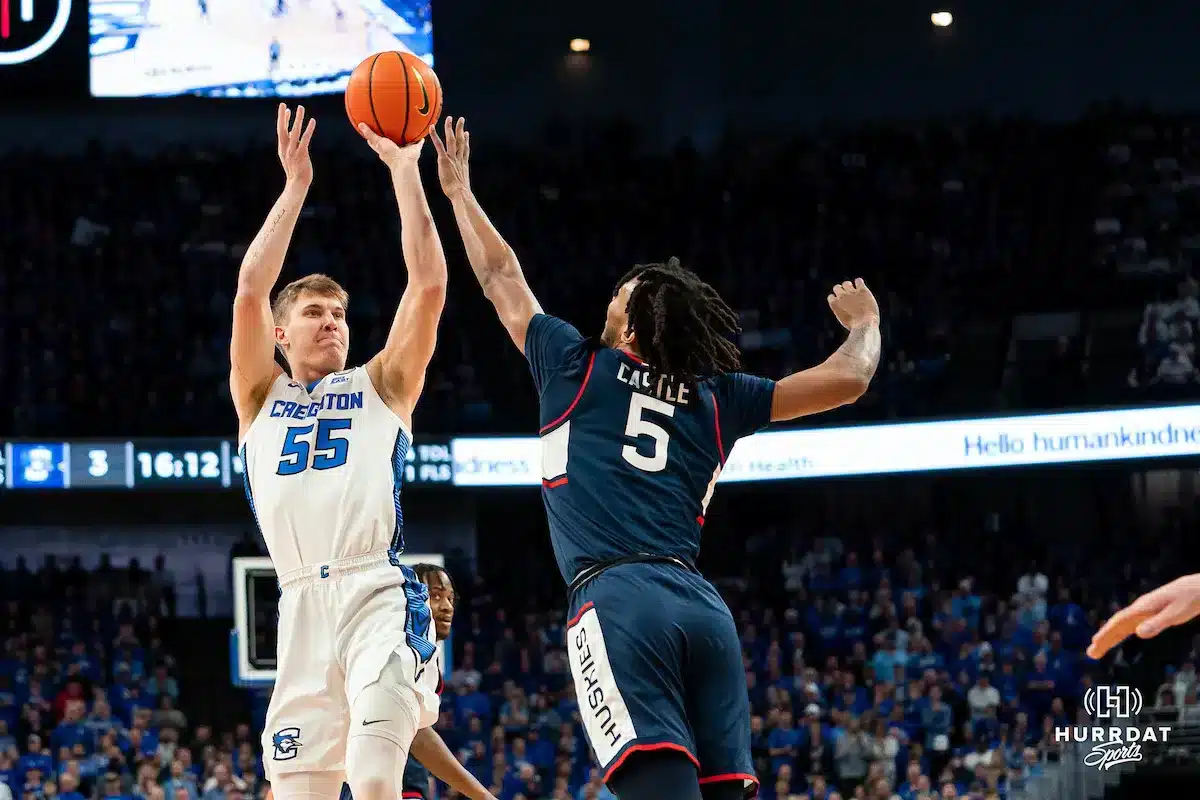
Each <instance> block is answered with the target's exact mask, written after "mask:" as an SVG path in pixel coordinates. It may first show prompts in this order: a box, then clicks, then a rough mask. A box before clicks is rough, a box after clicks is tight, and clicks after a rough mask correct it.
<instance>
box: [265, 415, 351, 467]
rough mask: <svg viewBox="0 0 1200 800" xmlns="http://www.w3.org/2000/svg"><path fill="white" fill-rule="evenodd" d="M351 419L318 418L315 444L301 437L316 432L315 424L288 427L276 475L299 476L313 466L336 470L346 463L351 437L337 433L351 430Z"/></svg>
mask: <svg viewBox="0 0 1200 800" xmlns="http://www.w3.org/2000/svg"><path fill="white" fill-rule="evenodd" d="M351 422H352V420H350V419H349V418H347V417H340V418H337V419H319V420H317V423H316V428H317V438H316V441H315V442H314V446H312V447H310V446H309V444H308V442H307V441H306V440H304V439H301V438H300V437H301V436H307V435H308V434H309V433H312V429H313V426H312V425H297V426H295V427H291V428H288V430H287V436H285V437H284V440H283V450H282V452H280V454H279V468H278V469H276V470H275V474H277V475H299V474H300V473H301V472H304V470H306V469H308V468H309V467H310V466H311V467H312V468H313V469H335V468H336V467H340V466H342V465H343V464H345V463H346V459H347V458H348V457H349V455H350V440H349V439H347V438H346V437H345V436H335V435H334V432H335V431H348V430H350V423H351ZM310 454H311V455H312V461H311V463H310V462H309V456H310Z"/></svg>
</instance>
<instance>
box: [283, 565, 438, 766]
mask: <svg viewBox="0 0 1200 800" xmlns="http://www.w3.org/2000/svg"><path fill="white" fill-rule="evenodd" d="M279 586H280V592H281V594H280V598H279V639H278V641H279V646H278V655H277V668H278V677H277V678H276V680H275V689H274V692H273V694H272V695H271V703H270V705H269V706H268V708H267V722H266V728H265V730H264V731H263V738H262V743H263V765H264V767H265V769H266V773H267V777H268V778H270V777H271V776H272V775H281V774H285V773H289V772H324V771H341V770H344V769H345V757H346V739H347V737H348V736H355V735H369V736H383V737H386V738H389V739H392V740H393V741H395V742H396V743H397V744H399V745H401V746H402V747H404V748H405V749H407V748H408V746H409V744H410V743H411V742H412V737H413V736H414V735H415V734H416V732H417V730H419V729H420V728H423V727H427V726H429V725H432V724H433V722H435V721H436V720H437V716H438V708H439V699H438V697H437V695H436V694H435V693H434V692H433V691H431V690H430V689H429V688H428V687H427V686H424V685H423V683H422V681H420V680H419V679H418V678H419V676H420V675H421V674H422V673H423V672H424V670H425V669H427V668H428V669H436V668H437V666H436V662H435V659H434V658H433V656H434V654H435V652H436V648H435V645H434V639H435V632H434V629H433V624H432V620H431V615H430V612H429V602H428V599H427V598H428V593H427V592H426V591H424V587H423V586H421V584H420V583H419V582H418V581H417V578H416V575H414V574H413V572H412V570H411V569H409V568H408V567H402V566H400V565H399V564H393V563H392V560H391V557H390V554H389V553H388V552H387V551H386V550H381V551H378V552H375V553H369V554H367V555H364V556H357V557H355V558H347V559H342V560H340V561H333V562H330V563H327V564H314V565H311V566H307V567H302V568H301V569H298V570H294V571H292V572H289V573H286V574H284V575H282V576H280V578H279ZM393 654H395V655H396V656H397V657H396V658H395V659H392V656H393ZM389 659H391V660H392V663H393V665H399V667H398V668H391V669H388V670H387V672H386V673H384V666H385V665H386V664H388V661H389ZM381 673H382V674H381ZM384 683H387V684H388V685H387V686H383V684H384ZM426 683H427V682H426ZM393 684H395V685H393ZM368 687H371V691H364V690H366V689H367V688H368Z"/></svg>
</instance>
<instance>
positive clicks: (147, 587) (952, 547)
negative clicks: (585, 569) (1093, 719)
mask: <svg viewBox="0 0 1200 800" xmlns="http://www.w3.org/2000/svg"><path fill="white" fill-rule="evenodd" d="M1188 513H1190V512H1188ZM1188 519H1191V517H1188V516H1186V515H1185V516H1184V517H1183V518H1181V519H1179V520H1173V521H1172V522H1171V524H1169V525H1168V526H1166V527H1165V528H1164V529H1163V530H1162V531H1161V532H1160V534H1159V535H1158V538H1156V539H1155V542H1156V544H1155V546H1154V547H1152V548H1146V547H1144V546H1143V545H1142V544H1140V543H1139V542H1126V543H1125V546H1124V547H1121V546H1117V545H1115V544H1111V543H1110V544H1111V546H1109V545H1106V547H1108V555H1107V556H1106V555H1104V553H1103V552H1101V553H1098V554H1094V559H1093V562H1092V564H1091V566H1090V568H1089V570H1087V571H1086V572H1081V571H1079V569H1078V566H1077V565H1076V566H1074V567H1072V562H1071V560H1070V559H1071V554H1072V553H1076V552H1078V547H1077V543H1071V542H1069V541H1066V540H1064V541H1062V542H1059V543H1057V544H1056V545H1055V546H1054V547H1052V548H1046V547H1039V546H1037V545H1035V544H1033V543H1032V542H1031V543H1030V544H1029V546H1028V547H1027V548H1025V551H1026V552H1031V553H1041V554H1044V556H1045V560H1044V561H1043V562H1041V563H1031V564H1025V563H1018V562H1016V561H1013V562H1008V563H1005V564H1003V565H1002V566H1001V567H1000V568H991V567H987V566H985V564H987V563H989V562H988V561H987V558H988V554H989V553H991V552H993V550H992V548H994V547H997V546H999V544H1000V543H999V542H998V541H997V542H995V543H990V544H989V543H986V542H978V541H976V542H974V543H967V542H956V541H955V540H954V538H953V537H949V538H947V537H944V536H937V535H935V534H933V533H928V534H926V535H925V536H924V537H923V539H922V540H921V541H919V542H917V543H916V544H913V545H912V546H908V545H905V546H892V545H888V544H885V543H884V542H883V541H882V540H880V539H879V538H878V537H870V536H868V537H866V538H863V537H860V536H858V535H857V534H854V533H846V534H844V535H832V534H831V535H825V536H821V537H819V538H817V539H815V540H814V541H813V542H812V545H811V547H806V548H801V549H800V551H799V552H797V551H795V549H793V553H792V556H791V557H790V558H786V557H785V558H779V557H777V553H776V551H775V550H774V549H772V548H762V547H759V546H757V545H755V546H754V549H755V550H756V552H757V553H758V555H757V556H750V555H748V556H747V558H748V559H749V560H748V564H750V567H751V568H755V569H757V568H759V567H760V566H761V565H762V564H764V563H770V562H773V563H775V564H776V568H775V571H774V574H770V573H769V572H767V571H765V570H763V571H761V572H760V573H759V577H758V578H757V579H756V583H755V585H754V587H753V588H751V586H750V585H749V584H747V583H746V582H745V581H744V580H741V579H739V578H738V568H736V567H731V568H730V569H728V570H725V571H722V570H717V571H716V573H715V574H714V578H715V579H717V581H718V583H719V585H721V586H722V587H723V591H724V592H725V594H726V597H727V598H728V600H729V602H730V604H731V607H732V608H733V609H734V611H735V615H736V616H737V618H738V621H739V627H740V629H741V631H742V641H743V649H744V657H745V664H746V680H747V686H748V691H749V694H750V699H751V703H752V709H753V713H754V717H753V730H754V739H753V748H754V756H755V763H756V767H757V770H758V773H759V776H760V778H761V780H762V794H761V797H763V798H764V800H796V798H805V800H808V798H814V799H819V800H831V798H836V797H840V798H843V800H847V799H848V798H851V797H855V796H857V795H856V794H855V791H856V789H857V787H858V786H860V785H863V786H866V787H867V791H868V794H867V796H869V797H879V798H890V797H892V796H897V795H898V796H899V797H901V798H903V800H948V798H951V797H956V796H957V797H966V796H969V797H981V798H995V797H1004V798H1012V800H1022V799H1026V800H1034V799H1035V798H1037V799H1039V800H1040V798H1046V800H1049V798H1052V797H1059V796H1060V795H1058V794H1055V792H1057V791H1059V789H1058V787H1059V785H1060V784H1058V783H1055V782H1054V781H1055V777H1054V776H1055V775H1056V770H1057V769H1058V765H1057V760H1058V758H1059V753H1060V750H1061V748H1062V745H1061V744H1059V743H1056V742H1055V741H1053V739H1052V737H1048V736H1047V735H1046V730H1047V729H1048V726H1051V725H1060V724H1068V723H1069V721H1072V720H1075V719H1077V716H1076V715H1077V714H1078V713H1079V703H1080V697H1081V694H1082V692H1083V690H1084V689H1085V688H1086V687H1087V686H1089V685H1093V684H1094V683H1096V682H1098V681H1109V680H1117V681H1120V682H1129V683H1134V684H1135V685H1137V684H1139V683H1145V684H1146V687H1147V690H1146V691H1147V696H1148V697H1154V698H1155V700H1154V703H1155V704H1156V707H1157V708H1158V709H1159V712H1162V713H1169V714H1170V715H1175V718H1177V719H1178V720H1180V721H1187V720H1190V719H1192V718H1194V717H1197V716H1200V705H1198V702H1197V699H1196V691H1197V679H1196V672H1195V666H1194V665H1195V663H1196V658H1197V656H1198V655H1200V654H1198V653H1196V652H1195V648H1194V647H1193V649H1192V652H1191V653H1190V654H1189V653H1188V651H1187V649H1186V648H1183V649H1181V650H1179V652H1178V655H1179V660H1178V661H1176V662H1175V663H1176V665H1177V668H1176V667H1172V668H1170V669H1169V670H1168V671H1166V672H1164V671H1163V664H1161V663H1157V662H1156V663H1154V664H1149V663H1148V662H1146V661H1145V660H1144V659H1143V656H1142V655H1137V654H1136V653H1135V652H1134V651H1128V652H1126V653H1123V654H1121V655H1118V657H1117V658H1116V659H1114V660H1113V661H1112V667H1113V668H1114V669H1116V670H1117V672H1116V673H1111V672H1102V671H1099V670H1100V665H1098V664H1095V663H1093V662H1089V661H1087V660H1086V659H1084V658H1083V657H1082V656H1081V652H1080V651H1081V648H1082V647H1083V645H1084V643H1085V642H1086V641H1087V639H1088V637H1089V635H1090V632H1091V631H1092V630H1093V629H1094V627H1095V625H1096V624H1097V622H1098V620H1099V618H1100V616H1101V615H1103V614H1105V613H1107V611H1108V610H1109V609H1110V608H1111V607H1112V604H1113V603H1119V602H1124V601H1125V600H1126V599H1127V598H1128V597H1129V592H1130V591H1137V590H1140V589H1142V588H1144V587H1145V586H1146V585H1149V584H1148V582H1152V581H1154V580H1155V579H1156V578H1157V576H1158V575H1160V574H1162V570H1164V569H1166V568H1168V566H1167V565H1166V564H1165V563H1164V562H1163V561H1162V560H1161V559H1162V557H1163V556H1162V554H1164V553H1169V552H1176V548H1177V547H1179V546H1180V543H1181V542H1182V541H1183V540H1184V539H1185V538H1186V531H1188V530H1190V529H1191V528H1190V526H1189V523H1188V522H1187V520H1188ZM788 541H793V540H790V539H789V540H788ZM1014 543H1015V540H1013V539H1011V538H1009V539H1006V540H1005V541H1004V545H1005V546H1006V547H1011V546H1013V545H1014ZM783 544H785V543H783V542H780V543H777V546H782V545H783ZM791 546H792V547H793V548H795V544H794V541H793V544H792V545H791ZM996 552H1004V551H1003V550H1001V551H996ZM756 559H757V560H756ZM1120 564H1128V565H1130V566H1129V568H1128V569H1122V568H1121V566H1119V565H1120ZM780 565H782V566H780ZM7 567H8V568H7V569H4V570H3V571H0V601H2V602H3V603H4V608H5V611H6V613H5V615H4V620H5V621H4V625H5V628H4V631H3V647H4V654H3V657H2V658H0V787H7V788H8V789H9V790H10V791H11V792H12V795H13V797H14V798H16V800H48V799H49V798H53V797H54V796H55V795H56V794H57V795H59V796H63V797H67V798H71V800H81V798H85V797H91V798H114V799H115V798H118V797H120V798H126V799H127V800H128V799H131V798H138V799H139V800H160V798H170V800H197V798H202V799H203V800H243V799H245V800H250V798H260V797H261V795H262V792H263V791H264V790H265V787H264V782H263V777H262V766H261V754H260V753H259V752H258V746H257V731H259V730H261V713H262V709H261V704H259V707H258V709H257V712H255V711H254V710H252V709H253V706H254V704H253V703H248V702H246V698H245V696H244V695H245V693H243V692H236V691H233V690H229V689H225V690H218V688H217V685H218V684H219V683H220V679H217V680H214V679H213V673H214V671H216V670H219V665H220V663H221V660H222V658H223V657H222V656H220V655H219V653H220V651H221V647H222V645H223V642H222V641H221V631H223V630H225V629H227V625H228V623H227V621H226V622H224V623H220V622H219V623H218V624H217V626H216V628H215V629H212V631H213V632H210V633H209V634H207V635H208V636H209V637H210V638H209V639H208V640H204V639H203V637H198V638H200V639H201V641H188V640H189V639H192V638H197V637H196V636H195V634H192V633H188V634H186V635H183V634H180V633H179V631H181V630H183V628H182V627H181V626H183V625H185V624H188V623H194V621H188V620H182V619H175V618H173V616H172V611H173V604H172V603H171V602H170V598H171V597H172V596H173V592H174V586H172V585H171V584H169V583H167V582H166V581H164V579H163V576H168V575H171V574H172V573H170V572H169V571H166V570H165V568H164V567H163V565H162V564H160V565H158V568H157V569H156V570H155V571H154V572H146V571H143V570H140V569H138V568H137V566H136V564H135V565H133V566H132V567H131V568H128V569H114V568H111V567H107V568H102V569H101V570H100V571H98V572H93V573H91V574H87V573H84V572H83V571H82V570H81V569H80V568H79V567H78V565H57V564H54V563H49V564H46V565H44V566H43V567H42V568H41V569H40V570H37V571H30V570H29V569H27V568H26V566H25V565H24V564H19V565H16V567H15V568H14V565H13V564H12V563H11V562H10V563H9V564H8V565H7ZM1069 570H1073V571H1069ZM504 571H505V570H504V568H503V565H495V566H494V567H493V568H492V569H490V570H489V571H488V572H489V574H503V573H504ZM748 571H749V569H747V572H748ZM1086 576H1090V577H1089V578H1088V583H1087V585H1086V586H1085V587H1081V586H1080V585H1079V584H1078V583H1077V581H1074V580H1073V579H1077V578H1080V577H1086ZM469 577H470V576H467V575H459V576H458V578H459V580H458V585H459V587H460V589H459V590H460V593H461V595H460V599H459V609H460V610H459V614H458V617H457V619H456V629H455V642H454V644H455V669H454V672H453V674H452V676H451V677H450V680H449V681H448V682H447V690H446V692H445V694H444V695H443V707H442V716H441V719H440V721H439V722H438V724H437V727H438V730H439V731H440V732H441V734H442V736H443V737H444V738H445V739H446V741H447V742H448V744H449V745H450V747H451V748H452V749H453V750H454V751H455V752H457V753H458V754H459V755H460V758H461V759H462V760H463V763H464V764H465V765H466V766H467V767H468V768H469V769H470V770H471V771H472V772H474V773H475V774H476V775H477V776H478V777H479V779H480V780H481V781H482V782H483V783H484V784H486V785H489V786H491V787H492V791H493V792H494V793H495V794H496V795H497V796H498V797H501V798H504V800H518V798H524V800H535V798H551V799H553V800H578V799H579V798H595V799H596V800H599V799H600V798H608V797H610V795H608V794H606V790H605V789H603V787H602V785H601V783H600V782H599V777H598V775H597V773H596V771H595V768H594V765H593V763H592V760H591V758H590V754H589V752H588V750H587V746H586V744H585V742H584V739H583V735H582V730H581V728H580V727H579V724H578V705H577V701H576V699H575V697H574V692H573V683H572V681H571V679H570V674H569V671H568V667H567V663H566V656H565V652H564V650H563V649H562V648H563V636H564V631H563V625H564V619H563V613H562V611H561V609H562V606H561V605H560V604H557V603H556V604H555V605H554V607H553V608H552V609H547V608H533V609H529V610H528V611H527V612H526V613H520V610H521V609H522V608H524V607H523V606H521V605H520V604H519V603H518V601H517V600H516V599H515V598H514V597H512V596H510V595H511V592H510V591H509V590H508V589H507V587H505V586H504V585H503V584H501V583H499V582H497V583H496V584H495V585H493V584H492V583H491V582H490V581H489V580H488V579H485V578H484V577H482V576H478V577H476V578H475V579H474V580H471V579H469ZM773 598H777V600H776V599H773ZM188 630H195V629H194V628H193V629H188ZM206 649H207V650H209V651H214V652H217V653H218V655H216V656H215V657H214V656H212V655H211V653H210V655H209V658H210V659H211V660H212V664H202V663H191V662H196V661H198V660H199V659H202V658H203V656H202V653H203V652H204V651H205V650H206ZM1135 649H1136V648H1135ZM1139 669H1140V670H1141V671H1140V672H1139ZM217 674H220V673H219V672H217ZM1163 675H1167V676H1168V677H1167V679H1166V683H1165V684H1163V685H1162V686H1158V684H1159V683H1160V682H1162V681H1163ZM1147 680H1148V681H1149V682H1148V683H1147V682H1146V681H1147ZM1156 688H1157V689H1158V691H1157V693H1156V694H1155V689H1156ZM239 696H241V698H242V699H241V700H240V701H238V699H237V698H238V697H239ZM1150 704H1151V703H1150V701H1148V702H1147V706H1149V705H1150ZM217 705H221V706H226V708H225V713H224V714H223V722H221V723H220V725H219V726H218V727H214V726H213V720H214V719H216V718H217V716H218V715H217V711H216V710H215V709H214V706H217ZM1163 709H1167V711H1166V712H1163ZM947 785H949V787H948V786H947ZM2 792H3V788H0V793H2ZM955 792H956V793H957V794H955ZM1039 792H1040V793H1039ZM442 796H443V797H453V796H454V795H453V793H449V792H444V793H443V795H442Z"/></svg>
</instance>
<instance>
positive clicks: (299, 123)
mask: <svg viewBox="0 0 1200 800" xmlns="http://www.w3.org/2000/svg"><path fill="white" fill-rule="evenodd" d="M303 130H304V106H296V118H295V119H294V120H292V130H291V137H292V141H293V142H297V141H299V140H300V132H301V131H303Z"/></svg>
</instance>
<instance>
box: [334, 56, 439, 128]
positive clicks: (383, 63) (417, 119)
mask: <svg viewBox="0 0 1200 800" xmlns="http://www.w3.org/2000/svg"><path fill="white" fill-rule="evenodd" d="M441 112H442V84H441V82H439V81H438V77H437V75H436V74H435V73H434V71H433V69H432V68H431V67H430V66H429V65H428V64H426V63H425V62H424V61H422V60H421V59H420V58H418V57H417V56H415V55H413V54H412V53H399V52H396V51H394V50H393V51H388V52H386V53H376V54H375V55H373V56H371V57H370V58H368V59H367V60H366V61H364V62H362V63H361V64H359V65H358V66H357V67H355V68H354V72H352V73H350V83H349V84H348V85H347V86H346V114H347V115H348V116H349V117H350V122H351V124H353V125H354V128H355V130H357V129H358V123H360V122H365V123H366V124H367V127H369V128H370V129H371V130H373V131H375V133H377V134H379V135H380V136H386V137H387V138H389V139H391V140H392V141H393V142H395V143H396V144H398V145H406V144H413V143H414V142H419V141H421V139H423V138H425V135H426V134H428V133H429V129H430V128H431V127H432V126H433V123H435V122H436V121H437V119H438V116H439V115H440V114H441Z"/></svg>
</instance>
